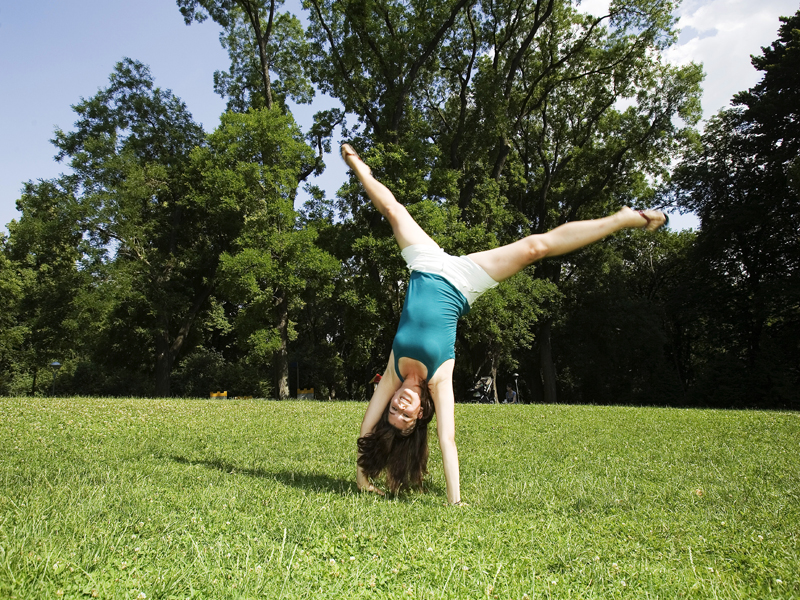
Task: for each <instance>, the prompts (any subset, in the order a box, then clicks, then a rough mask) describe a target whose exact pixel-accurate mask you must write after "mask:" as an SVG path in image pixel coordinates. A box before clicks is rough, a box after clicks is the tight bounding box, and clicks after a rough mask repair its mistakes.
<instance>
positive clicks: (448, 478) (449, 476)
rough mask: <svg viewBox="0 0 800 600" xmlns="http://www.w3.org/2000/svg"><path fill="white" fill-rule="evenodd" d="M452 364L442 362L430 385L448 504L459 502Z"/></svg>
mask: <svg viewBox="0 0 800 600" xmlns="http://www.w3.org/2000/svg"><path fill="white" fill-rule="evenodd" d="M448 363H449V364H448ZM454 364H455V361H454V360H449V361H447V362H445V363H443V364H442V366H440V367H439V370H438V371H437V372H436V379H438V381H437V382H436V383H435V384H434V385H432V386H431V393H432V395H433V403H434V404H435V405H436V431H437V433H438V434H439V447H440V448H441V450H442V463H443V465H444V480H445V482H446V484H447V501H448V502H449V503H450V504H457V503H459V502H461V482H460V480H459V477H460V475H459V468H458V449H457V448H456V420H455V395H454V394H453V365H454ZM448 367H449V368H448ZM440 372H441V375H442V376H443V377H441V378H440V377H439V375H440Z"/></svg>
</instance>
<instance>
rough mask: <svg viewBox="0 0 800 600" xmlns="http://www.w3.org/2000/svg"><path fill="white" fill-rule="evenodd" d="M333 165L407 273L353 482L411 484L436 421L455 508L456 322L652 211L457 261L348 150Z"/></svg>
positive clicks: (651, 223) (654, 224)
mask: <svg viewBox="0 0 800 600" xmlns="http://www.w3.org/2000/svg"><path fill="white" fill-rule="evenodd" d="M342 158H343V159H344V161H345V162H346V163H347V165H348V166H349V167H350V168H351V169H352V170H353V172H354V173H355V174H356V176H357V177H358V179H359V181H360V182H361V185H362V186H363V187H364V190H365V191H366V192H367V195H368V196H369V198H370V200H372V203H373V205H374V206H375V208H377V209H378V211H379V212H380V213H381V214H382V215H383V216H384V217H386V219H387V220H388V221H389V224H390V225H391V226H392V231H393V232H394V237H395V239H396V240H397V243H398V244H399V246H400V250H401V252H402V254H403V258H404V259H405V260H406V263H407V265H408V268H409V269H410V270H411V277H410V281H409V287H408V291H407V293H406V300H405V304H404V306H403V313H402V315H401V317H400V324H399V326H398V329H397V334H396V336H395V339H394V342H393V344H392V352H391V354H390V355H389V362H388V364H387V366H386V372H385V373H384V375H383V378H382V379H381V380H380V383H379V384H378V387H377V388H376V389H375V392H374V394H373V395H372V399H371V400H370V402H369V405H368V406H367V411H366V414H365V415H364V420H363V422H362V423H361V434H360V437H359V440H358V449H359V454H358V467H357V471H356V483H357V484H358V488H359V489H360V490H363V491H371V492H376V493H379V494H383V492H382V491H381V490H379V489H378V488H376V487H375V486H373V485H372V483H371V482H370V478H374V477H377V476H378V475H379V474H380V473H381V472H382V471H383V470H386V476H387V483H388V486H389V489H390V490H391V491H392V492H397V491H398V490H399V489H401V488H404V487H408V486H420V485H421V484H422V476H423V475H424V474H425V473H426V471H427V464H428V435H427V431H428V423H430V421H431V419H432V418H433V414H434V412H435V413H436V415H437V420H436V424H437V432H438V434H439V444H440V447H441V450H442V461H443V462H444V475H445V481H446V483H447V500H448V502H449V503H450V504H460V503H461V490H460V484H459V471H458V451H457V450H456V442H455V418H454V409H455V399H454V396H453V367H454V365H455V335H456V323H457V322H458V319H459V317H460V316H462V315H464V314H466V313H467V312H469V308H470V306H471V305H472V303H473V302H474V301H475V300H476V299H477V298H478V297H479V296H480V295H481V294H483V293H484V292H485V291H486V290H488V289H490V288H492V287H495V286H496V285H497V284H498V283H499V282H501V281H503V280H504V279H508V278H509V277H511V276H512V275H514V274H515V273H518V272H519V271H521V270H522V269H524V268H525V267H527V266H528V265H530V264H532V263H535V262H537V261H539V260H542V259H543V258H546V257H549V256H560V255H562V254H567V253H568V252H572V251H574V250H577V249H578V248H582V247H583V246H586V245H588V244H591V243H592V242H596V241H598V240H600V239H602V238H604V237H606V236H607V235H610V234H612V233H614V232H616V231H619V230H621V229H628V228H644V229H647V230H648V231H654V230H656V229H658V228H659V227H661V226H663V225H664V224H666V222H667V216H666V215H665V214H664V213H662V212H661V211H657V210H648V211H634V210H631V209H630V208H627V207H626V208H623V209H622V210H620V211H619V212H617V213H615V214H613V215H611V216H609V217H604V218H602V219H594V220H591V221H575V222H572V223H566V224H564V225H561V226H559V227H557V228H555V229H553V230H552V231H549V232H547V233H543V234H538V235H531V236H528V237H526V238H524V239H522V240H519V241H517V242H514V243H512V244H509V245H507V246H502V247H500V248H494V249H492V250H486V251H484V252H476V253H473V254H469V255H467V256H459V257H456V256H450V255H448V254H445V252H444V251H443V250H442V249H441V248H439V246H438V245H437V244H436V242H434V241H433V240H432V239H431V238H430V237H429V236H428V234H426V233H425V232H424V231H423V230H422V228H420V226H419V225H417V223H416V222H415V221H414V219H413V218H411V215H409V214H408V211H407V210H406V208H405V207H404V206H403V205H401V204H400V203H399V202H397V200H396V199H395V197H394V196H393V195H392V193H391V192H390V191H389V190H388V189H387V188H386V186H384V185H383V184H382V183H380V182H379V181H378V180H376V179H375V178H374V177H373V176H372V172H371V171H370V169H369V167H368V166H367V165H366V164H364V162H363V161H362V160H361V159H360V158H359V156H358V154H356V152H355V151H354V150H353V148H352V147H351V146H350V145H349V144H343V145H342Z"/></svg>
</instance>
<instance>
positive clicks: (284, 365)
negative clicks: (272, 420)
mask: <svg viewBox="0 0 800 600" xmlns="http://www.w3.org/2000/svg"><path fill="white" fill-rule="evenodd" d="M279 297H280V301H279V302H278V307H277V308H278V334H279V335H280V339H281V342H280V346H279V348H278V351H277V352H276V353H275V380H276V381H275V383H276V386H275V387H276V389H277V391H278V399H279V400H286V399H287V398H288V397H289V298H288V295H287V294H286V293H282V294H281V295H280V296H279Z"/></svg>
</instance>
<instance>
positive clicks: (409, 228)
mask: <svg viewBox="0 0 800 600" xmlns="http://www.w3.org/2000/svg"><path fill="white" fill-rule="evenodd" d="M342 158H343V159H344V162H345V163H347V166H348V167H350V168H351V169H352V170H353V173H355V174H356V177H358V180H359V181H360V182H361V185H362V186H363V187H364V190H365V191H366V192H367V196H369V199H370V200H372V204H374V205H375V208H377V209H378V212H380V213H381V214H382V215H383V216H384V217H386V220H387V221H389V224H390V225H391V226H392V231H393V232H394V237H395V239H396V240H397V243H398V244H399V246H400V249H401V250H402V249H403V248H405V247H406V246H411V245H413V244H425V245H428V246H436V247H438V246H439V245H438V244H437V243H436V242H434V241H433V240H432V239H431V237H430V236H429V235H428V234H427V233H425V232H424V231H423V230H422V228H421V227H420V226H419V225H417V222H416V221H415V220H414V219H413V218H412V217H411V215H410V214H408V211H407V210H406V207H405V206H403V205H402V204H400V203H399V202H398V201H397V199H396V198H395V197H394V194H392V192H391V191H390V190H389V188H387V187H386V186H385V185H383V184H382V183H381V182H380V181H378V180H377V179H375V178H374V177H373V176H372V171H371V170H370V168H369V167H368V166H367V165H366V164H364V162H363V161H362V160H361V158H360V157H359V156H358V154H356V152H355V150H353V148H352V147H351V146H350V144H342Z"/></svg>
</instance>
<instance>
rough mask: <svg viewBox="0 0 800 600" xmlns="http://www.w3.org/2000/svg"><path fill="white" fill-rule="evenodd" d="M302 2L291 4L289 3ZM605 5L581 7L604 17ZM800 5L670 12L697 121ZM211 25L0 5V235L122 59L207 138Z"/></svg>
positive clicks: (702, 5) (698, 3) (589, 2)
mask: <svg viewBox="0 0 800 600" xmlns="http://www.w3.org/2000/svg"><path fill="white" fill-rule="evenodd" d="M298 4H299V0H289V1H287V3H286V5H285V6H286V8H287V9H288V8H290V7H291V6H293V5H294V6H296V5H298ZM608 5H609V0H583V2H582V4H581V9H582V10H585V11H586V12H590V13H592V14H600V13H601V11H603V10H605V9H607V8H608ZM798 8H800V3H798V0H758V1H754V0H684V2H683V4H682V5H681V6H680V8H679V9H678V11H677V12H676V16H678V17H679V22H678V26H679V27H680V28H681V36H680V39H679V42H678V44H677V45H676V46H674V47H672V48H671V49H669V50H668V52H667V55H666V58H667V59H668V60H669V61H671V62H673V63H675V64H685V63H687V62H690V61H694V62H700V63H703V65H704V70H705V72H706V80H705V82H704V96H703V113H704V118H708V117H710V116H711V115H713V114H715V113H716V112H717V111H718V110H719V109H720V108H723V107H725V106H727V105H728V102H729V101H730V99H731V97H732V96H733V94H735V93H736V92H738V91H742V90H745V89H748V88H749V87H751V86H753V85H755V84H756V83H757V82H758V80H759V79H760V75H759V73H758V72H757V71H756V70H755V69H753V67H752V66H751V64H750V56H751V55H753V54H760V52H761V47H763V46H768V45H770V44H771V43H772V42H773V41H774V40H775V39H776V38H777V31H778V27H779V25H780V23H779V21H778V17H779V16H788V15H792V14H794V13H795V12H796V11H797V10H798ZM219 32H220V29H219V27H218V26H217V25H216V24H214V23H213V22H211V21H210V20H209V21H206V22H204V23H201V24H197V23H194V24H192V25H190V26H187V25H185V23H184V21H183V17H182V16H181V14H180V12H179V10H178V8H177V6H176V3H175V1H174V0H137V1H136V2H135V3H134V2H131V1H130V0H71V1H70V2H64V1H63V0H36V1H27V2H4V3H2V4H0V82H2V83H3V92H2V94H0V233H2V232H4V231H7V228H6V225H7V223H8V222H9V221H11V220H12V219H15V218H18V217H19V213H18V212H17V210H16V200H17V199H18V198H19V196H20V190H21V188H22V185H23V183H24V182H26V181H29V180H34V181H36V180H38V179H50V178H53V177H56V176H58V175H59V174H60V173H62V172H64V171H65V170H66V167H65V165H63V164H61V163H57V162H55V160H54V159H53V156H54V155H55V148H54V146H53V145H52V144H51V143H50V139H52V137H53V132H54V131H55V129H56V128H61V129H64V130H70V129H71V127H72V124H73V123H74V121H75V113H74V112H73V111H72V108H71V106H72V105H74V104H76V103H78V102H80V100H81V98H89V97H91V96H93V95H94V94H95V93H96V92H97V91H98V90H99V89H101V88H103V87H105V86H106V85H107V83H108V76H109V74H110V73H111V71H112V70H113V68H114V65H115V64H116V63H117V62H119V61H120V60H121V59H122V58H124V57H128V58H132V59H135V60H138V61H141V62H143V63H145V64H147V65H149V66H150V71H151V74H152V76H153V78H154V79H155V82H156V85H158V86H160V87H162V88H169V89H171V90H172V91H173V92H174V93H175V94H176V95H177V96H178V97H180V98H181V99H182V100H183V101H184V102H185V103H186V105H187V107H188V108H189V110H190V111H191V112H192V114H193V115H194V118H195V120H196V121H198V122H200V123H202V124H203V126H204V128H205V129H206V131H212V130H213V129H214V128H215V127H216V125H217V123H218V122H219V115H220V114H221V113H222V112H223V111H224V108H225V102H224V101H223V100H222V99H221V98H220V97H219V96H217V95H216V94H215V93H214V90H213V73H214V71H217V70H227V68H228V57H227V54H226V53H225V51H224V50H223V49H222V48H221V46H220V44H219ZM335 105H336V104H335V102H334V101H332V100H330V99H327V98H319V99H318V100H317V101H315V103H314V105H313V106H312V107H310V108H309V107H298V110H297V111H295V119H296V120H297V121H298V122H299V123H300V125H301V127H303V129H304V130H306V129H308V126H309V125H310V123H311V117H312V115H313V113H314V112H316V111H317V110H322V109H324V108H329V107H330V106H335ZM326 163H327V164H328V169H327V170H326V172H325V173H324V174H323V175H321V176H320V177H319V178H317V180H315V181H312V182H311V183H314V184H316V185H319V186H320V187H322V188H323V189H324V190H326V193H327V195H328V196H329V197H332V196H333V195H334V194H335V193H336V190H337V189H338V188H339V186H340V185H341V183H342V182H343V181H344V178H345V171H344V169H343V168H341V167H342V165H341V164H340V162H339V160H338V158H337V157H336V156H331V157H328V158H326ZM672 227H673V228H676V229H683V228H687V227H695V228H696V227H697V219H696V218H695V217H694V216H693V215H684V216H680V215H673V216H672Z"/></svg>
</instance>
